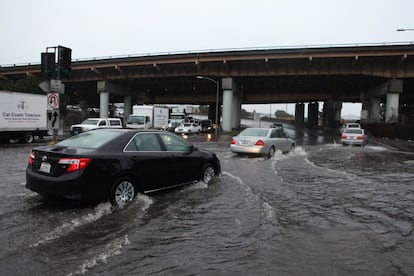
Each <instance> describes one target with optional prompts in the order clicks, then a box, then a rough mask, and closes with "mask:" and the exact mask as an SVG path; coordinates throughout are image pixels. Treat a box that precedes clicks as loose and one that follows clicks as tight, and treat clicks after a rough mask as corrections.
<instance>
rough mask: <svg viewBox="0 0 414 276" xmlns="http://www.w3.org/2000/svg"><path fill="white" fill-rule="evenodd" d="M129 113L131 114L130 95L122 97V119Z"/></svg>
mask: <svg viewBox="0 0 414 276" xmlns="http://www.w3.org/2000/svg"><path fill="white" fill-rule="evenodd" d="M130 114H132V97H131V96H125V97H124V119H126V118H127V117H128V116H129V115H130Z"/></svg>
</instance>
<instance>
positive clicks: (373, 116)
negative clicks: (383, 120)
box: [361, 97, 381, 123]
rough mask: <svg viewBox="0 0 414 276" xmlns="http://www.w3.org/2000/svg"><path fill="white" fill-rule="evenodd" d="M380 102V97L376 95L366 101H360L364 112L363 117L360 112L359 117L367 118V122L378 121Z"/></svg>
mask: <svg viewBox="0 0 414 276" xmlns="http://www.w3.org/2000/svg"><path fill="white" fill-rule="evenodd" d="M380 104H381V99H380V98H377V97H372V98H370V99H369V100H368V101H367V102H363V103H362V110H363V112H365V113H366V115H364V116H366V117H365V118H363V117H364V116H362V114H361V119H363V120H364V119H365V120H367V122H368V123H378V122H379V121H380V116H381V115H380Z"/></svg>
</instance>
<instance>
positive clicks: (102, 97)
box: [99, 91, 109, 118]
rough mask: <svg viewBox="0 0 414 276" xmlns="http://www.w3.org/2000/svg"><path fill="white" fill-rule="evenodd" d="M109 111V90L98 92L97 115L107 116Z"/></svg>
mask: <svg viewBox="0 0 414 276" xmlns="http://www.w3.org/2000/svg"><path fill="white" fill-rule="evenodd" d="M108 112H109V92H104V91H102V92H100V93H99V117H101V118H108Z"/></svg>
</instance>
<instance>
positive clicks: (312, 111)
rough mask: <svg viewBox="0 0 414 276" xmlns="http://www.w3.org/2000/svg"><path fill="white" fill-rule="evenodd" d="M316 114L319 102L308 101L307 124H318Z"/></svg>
mask: <svg viewBox="0 0 414 276" xmlns="http://www.w3.org/2000/svg"><path fill="white" fill-rule="evenodd" d="M318 114H319V104H318V103H309V104H308V125H309V126H311V127H313V126H318Z"/></svg>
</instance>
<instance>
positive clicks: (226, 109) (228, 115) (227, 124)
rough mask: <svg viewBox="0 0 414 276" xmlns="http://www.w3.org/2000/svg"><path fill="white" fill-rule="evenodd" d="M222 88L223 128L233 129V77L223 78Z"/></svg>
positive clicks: (225, 129) (224, 129) (226, 129)
mask: <svg viewBox="0 0 414 276" xmlns="http://www.w3.org/2000/svg"><path fill="white" fill-rule="evenodd" d="M222 88H223V122H222V129H223V131H231V130H232V122H233V121H232V113H233V112H232V108H233V98H234V96H233V89H234V88H235V86H234V81H233V79H232V78H223V79H222Z"/></svg>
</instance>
